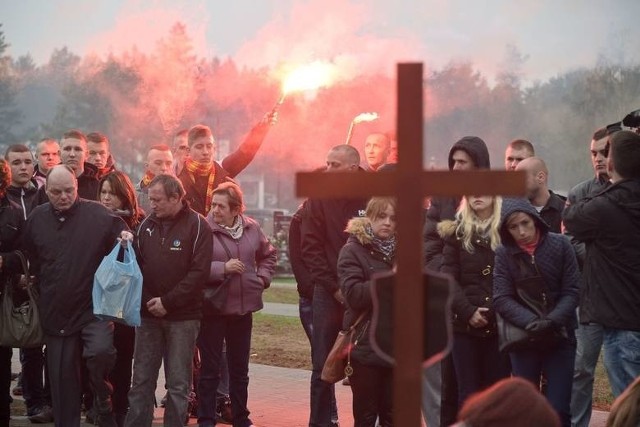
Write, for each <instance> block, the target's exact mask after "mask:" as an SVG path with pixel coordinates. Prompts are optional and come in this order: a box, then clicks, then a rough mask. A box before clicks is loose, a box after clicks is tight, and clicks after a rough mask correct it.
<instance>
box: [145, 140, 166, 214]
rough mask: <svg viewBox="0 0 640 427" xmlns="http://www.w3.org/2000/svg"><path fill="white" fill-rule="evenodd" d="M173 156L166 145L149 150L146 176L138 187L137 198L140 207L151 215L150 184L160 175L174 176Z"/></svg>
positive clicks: (158, 145) (157, 145) (154, 146)
mask: <svg viewBox="0 0 640 427" xmlns="http://www.w3.org/2000/svg"><path fill="white" fill-rule="evenodd" d="M173 168H174V162H173V155H172V154H171V148H169V146H168V145H166V144H156V145H152V146H151V148H149V152H148V153H147V161H146V162H145V163H144V176H143V177H142V179H141V180H140V182H139V183H138V185H137V186H136V196H137V197H138V205H139V206H140V207H141V208H142V210H144V211H145V213H147V214H149V213H151V205H150V204H149V192H148V190H149V184H150V183H151V181H152V180H153V178H155V177H156V176H158V175H167V174H168V175H173V171H174V169H173Z"/></svg>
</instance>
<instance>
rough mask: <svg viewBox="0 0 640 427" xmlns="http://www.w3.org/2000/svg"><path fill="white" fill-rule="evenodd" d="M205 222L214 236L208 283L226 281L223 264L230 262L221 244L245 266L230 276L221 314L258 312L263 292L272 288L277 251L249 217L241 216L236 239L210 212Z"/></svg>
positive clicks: (261, 304) (261, 305)
mask: <svg viewBox="0 0 640 427" xmlns="http://www.w3.org/2000/svg"><path fill="white" fill-rule="evenodd" d="M207 221H208V223H209V225H210V226H211V229H212V230H213V234H214V237H213V255H212V258H211V267H210V270H209V276H208V281H209V282H221V281H222V280H224V279H225V276H226V275H225V272H224V264H225V263H226V262H227V261H229V255H227V251H226V250H225V248H224V246H222V243H221V242H222V241H223V242H224V244H225V245H226V247H227V249H229V253H230V254H231V257H232V258H237V259H239V260H240V261H242V263H243V264H244V267H245V270H244V272H243V273H242V274H232V275H231V276H230V278H229V282H228V285H227V286H228V287H229V293H228V294H227V302H226V304H225V306H224V308H223V309H222V312H221V313H220V314H223V315H245V314H247V313H253V312H255V311H258V310H261V309H262V307H263V303H262V292H263V291H264V290H265V289H266V288H268V287H269V286H270V285H271V278H272V277H273V274H274V273H275V271H276V249H275V248H274V247H273V245H272V244H271V243H270V242H269V240H268V239H267V237H266V236H265V235H264V233H263V232H262V229H261V228H260V226H259V225H258V223H257V222H256V221H255V220H254V219H252V218H249V217H246V216H244V215H243V216H242V227H243V230H242V236H240V238H239V239H237V240H236V239H234V238H233V237H231V235H230V234H229V232H228V231H226V230H224V229H223V228H222V227H220V226H219V225H218V224H216V223H215V221H214V220H213V214H212V213H211V212H210V213H209V215H208V216H207ZM204 315H205V316H206V315H207V313H204Z"/></svg>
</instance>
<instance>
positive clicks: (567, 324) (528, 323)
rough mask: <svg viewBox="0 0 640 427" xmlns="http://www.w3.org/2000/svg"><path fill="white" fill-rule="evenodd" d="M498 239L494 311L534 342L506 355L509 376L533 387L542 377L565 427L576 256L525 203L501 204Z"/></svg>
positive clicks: (576, 281)
mask: <svg viewBox="0 0 640 427" xmlns="http://www.w3.org/2000/svg"><path fill="white" fill-rule="evenodd" d="M500 239H501V240H502V245H501V246H499V247H498V248H497V249H496V264H495V269H494V273H493V307H494V309H495V311H496V313H497V314H499V315H500V316H501V317H502V318H503V319H504V321H505V322H508V323H510V324H512V325H515V326H517V327H518V328H521V329H525V330H526V331H528V332H529V340H533V341H534V343H533V345H528V346H525V347H523V348H518V349H514V350H512V351H509V357H510V359H511V367H512V369H513V375H515V376H518V377H522V378H525V379H527V380H529V381H531V382H532V383H533V384H534V385H535V386H536V387H537V386H538V385H539V384H540V378H541V375H542V373H544V374H545V377H546V378H547V387H546V390H545V396H546V398H547V400H548V401H549V403H551V406H553V409H554V410H555V411H556V413H557V414H558V415H559V417H560V421H561V423H562V425H563V426H570V425H571V412H570V404H571V387H572V384H573V368H574V366H573V365H574V360H575V355H576V339H575V329H576V327H577V325H578V324H577V319H576V306H577V305H578V291H579V286H580V274H579V271H578V263H577V261H576V256H575V253H574V251H573V248H572V246H571V243H569V240H568V239H567V238H566V236H563V235H560V234H556V233H552V232H550V231H549V227H548V226H547V224H546V223H545V222H544V221H543V220H542V218H540V215H538V212H537V211H536V210H535V208H534V207H533V206H532V205H531V204H530V203H529V201H528V200H526V199H504V200H503V201H502V212H501V218H500ZM534 304H535V305H534ZM539 307H542V308H539Z"/></svg>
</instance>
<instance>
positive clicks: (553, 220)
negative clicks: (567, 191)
mask: <svg viewBox="0 0 640 427" xmlns="http://www.w3.org/2000/svg"><path fill="white" fill-rule="evenodd" d="M549 195H550V196H551V197H549V200H547V204H546V205H544V206H543V207H542V210H541V211H540V217H541V218H542V219H543V220H544V222H546V223H547V225H548V226H549V231H551V232H553V233H561V232H562V211H564V207H565V205H566V200H567V199H566V198H565V197H562V196H560V195H559V194H556V193H554V192H553V191H551V190H549Z"/></svg>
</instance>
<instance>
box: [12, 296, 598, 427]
mask: <svg viewBox="0 0 640 427" xmlns="http://www.w3.org/2000/svg"><path fill="white" fill-rule="evenodd" d="M262 312H263V313H265V314H278V315H284V316H298V306H297V305H294V304H278V303H265V308H264V310H263V311H262ZM17 355H18V351H14V357H13V369H12V372H18V371H19V370H20V368H19V362H18V356H17ZM310 375H311V373H310V372H309V371H306V370H302V369H287V368H278V367H274V366H266V365H257V364H251V365H250V367H249V376H250V382H249V409H250V410H251V419H252V420H253V422H254V423H255V425H256V426H257V427H303V426H307V425H308V424H307V422H308V414H309V379H310ZM158 384H160V386H159V387H158V388H157V389H156V398H157V400H158V401H160V399H161V398H162V396H163V395H164V370H163V369H160V378H159V380H158ZM13 385H15V383H13V384H12V386H13ZM336 398H337V399H338V410H339V416H340V425H341V427H352V426H353V417H352V415H351V389H350V388H349V387H345V386H343V385H341V384H340V383H338V385H336ZM163 411H164V410H163V409H161V408H158V409H156V411H155V420H154V424H153V426H154V427H157V426H162V414H163ZM607 416H608V413H607V412H601V411H594V413H593V416H592V418H591V423H590V424H589V426H590V427H604V426H605V425H606V419H607ZM10 425H11V426H15V427H24V426H32V424H30V423H29V421H28V420H27V419H26V417H24V416H23V417H20V416H16V417H14V419H13V420H12V421H11V424H10ZM41 425H42V426H53V424H41ZM189 425H197V422H196V420H195V419H194V418H192V419H190V422H189ZM223 425H224V424H223ZM82 426H83V427H90V425H89V424H82Z"/></svg>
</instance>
